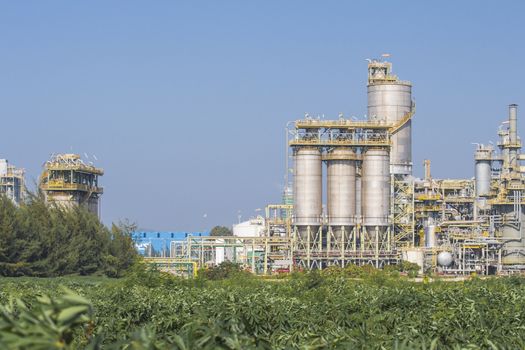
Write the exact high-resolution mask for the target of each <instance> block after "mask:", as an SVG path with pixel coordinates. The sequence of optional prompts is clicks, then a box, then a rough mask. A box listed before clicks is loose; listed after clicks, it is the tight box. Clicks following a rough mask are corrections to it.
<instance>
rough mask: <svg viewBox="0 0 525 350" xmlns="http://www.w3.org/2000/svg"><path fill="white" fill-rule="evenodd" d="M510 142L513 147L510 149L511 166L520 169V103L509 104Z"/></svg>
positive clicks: (514, 169) (515, 169)
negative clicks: (518, 149) (518, 156)
mask: <svg viewBox="0 0 525 350" xmlns="http://www.w3.org/2000/svg"><path fill="white" fill-rule="evenodd" d="M509 142H510V144H511V148H510V150H509V158H510V159H509V166H510V169H511V170H512V171H517V170H518V158H517V154H518V151H517V148H516V145H517V144H518V105H516V104H511V105H509Z"/></svg>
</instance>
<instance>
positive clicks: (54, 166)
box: [40, 154, 104, 216]
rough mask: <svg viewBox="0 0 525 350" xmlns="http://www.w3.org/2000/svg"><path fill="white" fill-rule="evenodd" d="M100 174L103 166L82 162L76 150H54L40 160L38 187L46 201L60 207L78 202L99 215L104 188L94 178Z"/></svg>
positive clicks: (70, 205)
mask: <svg viewBox="0 0 525 350" xmlns="http://www.w3.org/2000/svg"><path fill="white" fill-rule="evenodd" d="M102 175H104V170H103V169H101V168H97V167H95V166H94V165H92V164H86V163H85V162H84V161H83V160H82V159H81V158H80V156H79V155H78V154H56V155H53V156H52V157H51V159H50V160H48V161H47V162H46V163H45V164H44V170H43V172H42V175H41V176H40V190H41V191H42V192H43V193H44V196H45V199H46V201H47V202H48V203H56V204H57V205H60V206H62V207H64V208H73V207H75V206H79V205H82V206H85V207H86V208H87V209H88V210H89V211H90V212H92V213H94V214H96V215H98V216H100V196H101V195H102V193H103V192H104V191H103V188H102V187H100V186H99V183H98V180H99V176H102Z"/></svg>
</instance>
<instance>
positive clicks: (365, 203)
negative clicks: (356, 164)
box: [361, 149, 390, 227]
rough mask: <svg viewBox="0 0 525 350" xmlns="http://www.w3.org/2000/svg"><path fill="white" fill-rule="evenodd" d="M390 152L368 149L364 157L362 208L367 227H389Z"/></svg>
mask: <svg viewBox="0 0 525 350" xmlns="http://www.w3.org/2000/svg"><path fill="white" fill-rule="evenodd" d="M389 168H390V167H389V157H388V151H387V150H385V149H368V150H367V151H366V152H365V153H364V155H363V168H362V169H363V170H362V172H363V173H362V178H361V206H362V215H363V224H364V225H365V226H372V227H373V226H387V225H389V212H390V171H389V170H390V169H389Z"/></svg>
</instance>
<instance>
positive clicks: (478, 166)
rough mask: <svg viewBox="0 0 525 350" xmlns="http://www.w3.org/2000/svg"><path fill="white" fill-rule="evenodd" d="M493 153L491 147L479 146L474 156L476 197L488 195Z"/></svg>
mask: <svg viewBox="0 0 525 350" xmlns="http://www.w3.org/2000/svg"><path fill="white" fill-rule="evenodd" d="M493 151H494V150H493V148H492V147H491V146H483V145H480V146H479V147H478V149H476V152H475V154H474V160H475V177H476V197H484V196H488V195H489V194H490V181H491V178H492V154H493Z"/></svg>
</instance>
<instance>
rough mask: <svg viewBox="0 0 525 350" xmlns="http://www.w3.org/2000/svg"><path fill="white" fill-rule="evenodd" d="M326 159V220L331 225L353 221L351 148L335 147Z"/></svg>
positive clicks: (353, 155)
mask: <svg viewBox="0 0 525 350" xmlns="http://www.w3.org/2000/svg"><path fill="white" fill-rule="evenodd" d="M329 156H330V157H331V159H329V160H328V161H327V163H326V164H327V191H328V192H327V200H328V203H327V204H328V222H329V224H330V225H331V226H347V225H352V224H353V223H354V219H355V215H356V182H355V180H356V177H355V176H356V163H355V153H354V152H353V151H352V150H351V149H335V150H333V151H332V152H330V153H329Z"/></svg>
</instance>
